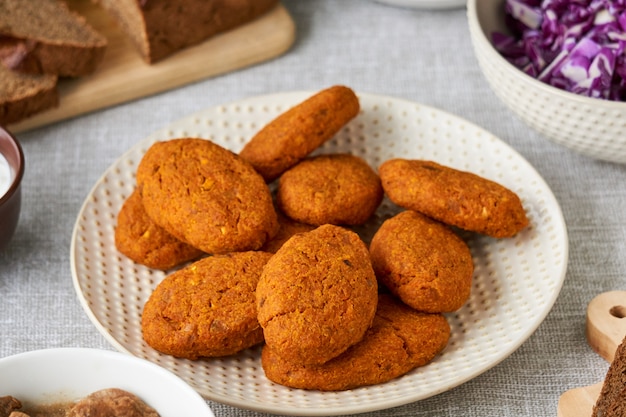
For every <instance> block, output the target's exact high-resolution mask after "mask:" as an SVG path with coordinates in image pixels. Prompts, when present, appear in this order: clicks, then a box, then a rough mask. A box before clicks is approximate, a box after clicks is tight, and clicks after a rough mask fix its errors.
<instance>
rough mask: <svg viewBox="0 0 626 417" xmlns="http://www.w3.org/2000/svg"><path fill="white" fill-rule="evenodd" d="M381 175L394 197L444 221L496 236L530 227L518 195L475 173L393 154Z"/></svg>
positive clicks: (413, 208)
mask: <svg viewBox="0 0 626 417" xmlns="http://www.w3.org/2000/svg"><path fill="white" fill-rule="evenodd" d="M379 175H380V178H381V181H382V184H383V188H384V190H385V193H386V194H387V196H388V197H389V199H390V200H391V201H393V202H394V203H395V204H397V205H398V206H400V207H403V208H406V209H409V210H414V211H419V212H420V213H424V214H426V215H427V216H429V217H432V218H433V219H437V220H439V221H441V222H443V223H446V224H449V225H452V226H456V227H459V228H461V229H464V230H469V231H472V232H477V233H482V234H485V235H488V236H491V237H495V238H503V237H511V236H513V235H515V234H516V233H518V232H519V231H521V230H522V229H524V228H525V227H526V226H528V218H527V217H526V212H525V211H524V208H523V206H522V203H521V201H520V199H519V197H518V196H517V194H515V193H514V192H513V191H511V190H509V189H508V188H506V187H504V186H502V185H500V184H498V183H496V182H493V181H490V180H488V179H486V178H483V177H480V176H478V175H475V174H472V173H470V172H465V171H459V170H456V169H454V168H450V167H446V166H443V165H440V164H438V163H436V162H432V161H421V160H407V159H390V160H388V161H386V162H384V163H383V164H382V165H381V166H380V167H379Z"/></svg>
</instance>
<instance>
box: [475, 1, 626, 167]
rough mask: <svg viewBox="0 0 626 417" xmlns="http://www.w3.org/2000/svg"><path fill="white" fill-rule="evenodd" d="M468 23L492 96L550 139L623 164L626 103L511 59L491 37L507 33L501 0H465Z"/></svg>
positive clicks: (597, 157)
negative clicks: (549, 78) (542, 76)
mask: <svg viewBox="0 0 626 417" xmlns="http://www.w3.org/2000/svg"><path fill="white" fill-rule="evenodd" d="M467 16H468V25H469V31H470V35H471V40H472V44H473V47H474V52H475V55H476V58H477V60H478V63H479V65H480V68H481V70H482V72H483V74H484V76H485V78H486V79H487V81H488V83H489V85H490V86H491V88H492V89H493V91H494V93H495V94H496V96H497V97H498V98H499V99H500V100H502V102H503V103H504V104H505V105H506V106H507V107H508V108H509V109H510V110H512V111H513V112H514V113H515V114H516V115H517V116H518V117H520V118H521V119H522V120H523V121H524V122H525V123H527V124H528V125H529V126H530V127H532V128H533V129H535V130H537V131H538V132H539V133H541V134H542V135H543V136H545V137H546V138H547V139H550V140H552V141H553V142H555V143H557V144H559V145H562V146H564V147H567V148H569V149H572V150H574V151H576V152H579V153H581V154H583V155H587V156H590V157H593V158H596V159H602V160H606V161H612V162H619V163H626V137H624V135H623V130H624V126H625V125H624V120H626V103H624V102H621V101H613V100H605V99H599V98H594V97H587V96H584V95H580V94H576V93H573V92H570V91H565V90H563V89H561V88H557V87H555V86H552V85H549V84H548V83H546V82H543V81H540V80H539V79H536V78H535V77H533V76H531V75H528V74H527V73H525V72H524V71H523V70H521V69H519V68H517V67H516V66H515V65H513V64H512V63H511V62H509V61H508V60H507V59H506V58H505V57H503V56H502V54H501V53H500V52H499V51H498V50H497V49H496V48H495V47H494V44H493V36H494V34H498V33H508V34H510V33H511V31H510V28H509V26H508V24H507V21H506V15H505V0H469V1H468V3H467Z"/></svg>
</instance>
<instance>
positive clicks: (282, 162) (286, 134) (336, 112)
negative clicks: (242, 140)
mask: <svg viewBox="0 0 626 417" xmlns="http://www.w3.org/2000/svg"><path fill="white" fill-rule="evenodd" d="M359 109H360V107H359V99H358V98H357V96H356V95H355V94H354V92H353V91H352V90H351V89H350V88H348V87H344V86H333V87H330V88H327V89H325V90H322V91H320V92H318V93H317V94H315V95H313V96H311V97H309V98H308V99H306V100H305V101H303V102H301V103H299V104H297V105H296V106H294V107H292V108H291V109H289V110H287V111H286V112H284V113H282V114H281V115H279V116H278V117H277V118H275V119H274V120H272V121H271V122H270V123H268V124H267V125H265V127H263V129H261V130H260V131H259V132H258V133H257V134H256V135H254V136H253V137H252V139H251V140H250V142H248V143H247V144H246V145H245V146H244V148H243V149H242V150H241V152H240V153H239V155H241V157H242V158H244V159H245V160H247V161H248V162H250V163H251V164H252V166H253V167H254V168H255V169H256V170H257V171H258V172H259V173H260V174H261V175H262V176H263V178H265V180H266V181H268V182H269V181H272V180H274V179H276V178H278V177H279V176H280V174H282V173H283V172H284V171H286V170H287V169H288V168H290V167H292V166H294V165H295V164H296V163H297V162H298V161H300V160H301V159H303V158H304V157H306V156H307V155H308V154H310V153H311V152H313V151H314V150H315V149H317V148H318V147H319V146H320V145H322V144H323V143H324V142H326V141H327V140H328V139H330V138H331V137H333V136H334V135H335V134H336V133H337V132H339V130H340V129H341V128H342V127H343V126H344V125H345V124H346V123H347V122H348V121H350V120H351V119H352V118H354V117H355V116H356V115H357V114H358V113H359Z"/></svg>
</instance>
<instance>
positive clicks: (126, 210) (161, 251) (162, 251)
mask: <svg viewBox="0 0 626 417" xmlns="http://www.w3.org/2000/svg"><path fill="white" fill-rule="evenodd" d="M115 246H116V247H117V250H119V251H120V252H121V253H123V254H124V255H126V256H127V257H129V258H130V259H132V260H133V261H134V262H137V263H139V264H142V265H145V266H147V267H149V268H155V269H163V270H165V269H170V268H173V267H175V266H177V265H180V264H182V263H183V262H187V261H190V260H193V259H196V258H199V257H200V256H201V255H202V254H203V252H202V251H201V250H200V249H196V248H194V247H193V246H191V245H188V244H186V243H184V242H181V241H180V240H178V239H176V238H175V237H174V236H172V235H171V234H169V233H168V232H166V231H165V230H164V229H163V228H162V227H160V226H157V225H156V224H155V223H154V222H153V221H152V219H151V218H150V217H149V216H148V214H146V210H145V209H144V208H143V203H142V201H141V195H139V192H138V191H137V190H136V189H135V191H133V192H132V194H131V195H130V196H128V198H127V199H126V201H125V202H124V205H122V208H121V210H120V212H119V213H118V215H117V226H116V227H115Z"/></svg>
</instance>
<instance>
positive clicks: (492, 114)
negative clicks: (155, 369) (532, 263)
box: [0, 0, 626, 417]
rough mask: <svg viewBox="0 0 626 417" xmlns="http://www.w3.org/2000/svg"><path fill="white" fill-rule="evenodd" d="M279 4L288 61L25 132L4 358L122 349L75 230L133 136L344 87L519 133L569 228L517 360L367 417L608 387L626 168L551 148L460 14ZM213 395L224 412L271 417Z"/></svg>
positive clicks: (1, 312)
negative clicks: (96, 302)
mask: <svg viewBox="0 0 626 417" xmlns="http://www.w3.org/2000/svg"><path fill="white" fill-rule="evenodd" d="M284 4H285V6H286V7H287V9H288V10H289V11H290V13H291V14H292V16H293V17H294V19H295V21H296V25H297V40H296V42H295V44H294V45H293V47H292V48H291V49H290V50H289V51H288V52H287V53H286V54H285V55H283V56H281V57H279V58H276V59H274V60H271V61H269V62H266V63H263V64H259V65H256V66H254V67H251V68H247V69H243V70H240V71H236V72H233V73H230V74H226V75H222V76H219V77H215V78H213V79H209V80H205V81H202V82H198V83H195V84H192V85H188V86H185V87H182V88H178V89H175V90H172V91H169V92H166V93H162V94H159V95H155V96H152V97H147V98H144V99H141V100H136V101H133V102H130V103H126V104H122V105H119V106H116V107H114V108H109V109H105V110H102V111H98V112H95V113H92V114H89V115H85V116H82V117H78V118H75V119H73V120H67V121H63V122H60V123H57V124H54V125H51V126H47V127H44V128H40V129H37V130H34V131H31V132H27V133H23V134H20V135H18V138H19V139H20V140H21V143H22V146H23V148H24V152H25V155H26V159H27V169H26V174H25V177H24V183H23V212H22V216H21V220H20V224H19V227H18V230H17V232H16V235H15V237H14V240H13V241H12V244H11V246H10V247H9V248H8V249H7V250H5V251H4V252H2V253H0V295H1V300H2V301H1V302H0V357H5V356H8V355H12V354H16V353H19V352H24V351H30V350H35V349H41V348H47V347H68V346H80V347H93V348H102V349H113V348H112V346H111V345H110V344H109V343H108V342H107V341H106V340H105V338H104V337H103V336H101V335H100V333H99V332H98V331H97V329H96V328H95V327H94V326H93V325H92V324H91V322H90V321H89V319H88V317H87V315H86V314H85V313H84V311H83V310H82V308H81V306H80V304H79V302H78V300H77V297H76V294H75V291H74V288H73V286H72V278H71V272H70V255H69V253H70V252H69V251H70V239H71V234H72V228H73V225H74V222H75V220H76V215H77V213H78V211H79V210H80V207H81V204H82V203H83V200H84V198H85V197H86V195H87V194H88V192H89V190H90V189H91V187H92V186H93V185H94V184H95V182H96V181H97V180H98V178H99V177H100V175H101V174H102V173H103V172H104V170H105V169H106V168H107V167H108V166H109V165H110V164H111V163H112V162H113V161H115V160H116V159H117V158H118V157H119V156H120V155H121V154H122V153H124V152H125V151H126V150H127V149H128V148H130V147H131V146H132V145H133V144H134V143H136V142H137V141H139V140H141V139H143V138H144V137H145V136H146V135H148V134H149V133H151V132H153V131H155V130H157V129H159V128H161V127H163V126H164V125H166V124H168V123H170V122H173V121H176V120H178V119H180V118H181V117H183V116H186V115H188V114H190V113H193V112H195V111H198V110H201V109H204V108H207V107H211V106H213V105H217V104H221V103H226V102H230V101H233V100H237V99H241V98H245V97H248V96H253V95H259V94H270V93H275V92H280V91H289V90H317V89H321V88H324V87H327V86H330V85H333V84H345V85H348V86H350V87H352V88H353V89H354V90H356V91H360V92H368V93H376V94H381V95H389V96H394V97H400V98H404V99H409V100H413V101H417V102H420V103H423V104H427V105H430V106H434V107H437V108H439V109H442V110H444V111H447V112H450V113H453V114H456V115H458V116H460V117H463V118H465V119H467V120H469V121H470V122H473V123H475V124H477V125H479V126H481V127H483V128H485V129H486V130H488V131H490V132H492V133H493V134H495V135H496V136H498V137H499V138H501V139H502V140H503V141H504V142H507V143H508V144H510V145H511V146H512V147H513V148H515V149H516V150H517V151H518V152H519V153H520V154H521V155H523V156H524V157H525V158H526V159H528V161H529V162H530V163H531V164H532V165H533V166H534V167H535V168H536V169H537V171H538V172H539V173H540V174H541V175H542V176H543V178H544V179H545V180H546V182H547V183H548V185H549V186H550V187H551V189H552V191H553V192H554V194H555V196H556V198H557V200H558V201H559V203H560V205H561V207H562V210H563V213H564V216H565V220H566V223H567V227H568V232H569V239H570V260H569V266H568V272H567V277H566V280H565V283H564V285H563V288H562V291H561V293H560V296H559V298H558V299H557V301H556V304H555V305H554V308H553V310H552V311H551V313H550V314H549V315H548V316H547V318H546V320H545V321H544V322H543V324H542V325H541V326H540V327H539V329H538V330H537V331H536V332H535V333H534V334H533V336H531V337H530V339H529V340H528V341H527V342H526V343H524V344H523V345H522V346H521V347H520V348H519V349H518V350H517V351H515V352H514V353H513V354H512V355H511V356H510V357H509V358H507V359H506V360H504V361H503V362H502V363H500V364H498V365H497V366H495V367H494V368H493V369H491V370H489V371H487V372H485V373H484V374H482V375H480V376H478V377H477V378H475V379H473V380H471V381H469V382H467V383H465V384H463V385H461V386H459V387H457V388H455V389H452V390H451V391H448V392H445V393H442V394H439V395H437V396H434V397H432V398H429V399H426V400H423V401H419V402H416V403H413V404H408V405H405V406H401V407H397V408H393V409H389V410H384V411H379V412H375V413H371V414H365V415H378V416H389V417H401V416H435V415H436V416H457V415H465V416H480V417H487V416H555V415H556V409H557V402H558V399H559V396H560V395H561V394H562V393H563V392H565V391H566V390H568V389H571V388H576V387H581V386H586V385H591V384H593V383H596V382H599V381H600V380H601V379H602V378H603V377H604V375H605V373H606V370H607V368H608V364H607V363H606V362H605V361H604V360H602V359H601V358H600V357H599V356H598V355H597V354H595V353H594V352H593V351H592V350H591V348H590V347H589V345H588V344H587V342H586V340H585V310H586V307H587V304H588V303H589V301H590V300H591V299H592V298H593V297H595V296H596V295H598V294H600V293H602V292H605V291H610V290H624V289H626V277H625V275H624V271H626V257H625V256H623V254H624V253H625V252H626V214H625V213H624V210H623V207H625V206H626V166H622V165H618V164H611V163H605V162H600V161H595V160H592V159H589V158H587V157H584V156H580V155H578V154H575V153H573V152H571V151H569V150H566V149H564V148H562V147H559V146H557V145H554V144H552V143H550V142H548V141H546V140H545V139H543V138H542V137H541V136H540V135H538V134H537V133H535V132H533V131H531V130H529V128H527V127H526V125H524V124H523V123H522V122H521V121H520V120H519V119H518V118H516V117H515V116H514V115H513V114H512V113H510V112H509V111H508V110H507V109H506V108H504V107H503V105H502V104H501V102H500V101H499V100H498V99H497V98H496V97H495V95H494V94H493V93H492V91H491V90H490V89H489V87H488V85H487V83H486V81H485V79H484V78H483V76H482V74H481V72H480V70H479V68H478V65H477V62H476V60H475V58H474V56H473V54H472V47H471V44H470V39H469V32H468V29H467V24H466V12H465V9H455V10H441V11H420V10H409V9H401V8H394V7H390V6H385V5H382V4H378V3H375V2H370V1H364V0H315V1H312V0H309V1H302V0H300V1H297V0H285V1H284ZM0 394H1V393H0ZM211 406H212V408H213V410H214V412H215V414H216V416H218V417H219V416H260V415H262V414H259V413H254V412H250V411H246V410H240V409H237V408H233V407H230V406H225V405H222V404H217V403H211Z"/></svg>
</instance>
